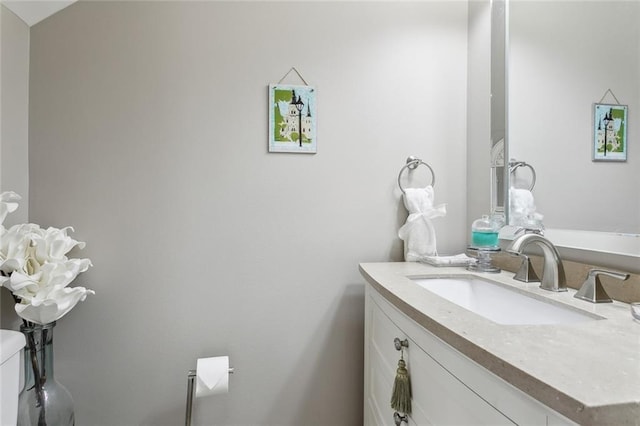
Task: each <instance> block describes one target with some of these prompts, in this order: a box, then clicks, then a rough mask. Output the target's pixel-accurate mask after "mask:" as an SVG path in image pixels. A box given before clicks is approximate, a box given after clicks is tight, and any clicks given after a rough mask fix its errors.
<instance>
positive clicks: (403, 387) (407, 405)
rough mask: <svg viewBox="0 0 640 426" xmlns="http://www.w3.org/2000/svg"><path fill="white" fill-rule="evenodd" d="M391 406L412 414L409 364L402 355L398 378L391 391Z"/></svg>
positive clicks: (397, 373) (397, 372)
mask: <svg viewBox="0 0 640 426" xmlns="http://www.w3.org/2000/svg"><path fill="white" fill-rule="evenodd" d="M391 408H393V409H394V410H396V411H400V412H402V413H406V414H411V380H410V379H409V372H408V371H407V364H406V363H405V362H404V359H403V358H402V357H400V361H398V369H397V370H396V379H395V381H394V382H393V392H391Z"/></svg>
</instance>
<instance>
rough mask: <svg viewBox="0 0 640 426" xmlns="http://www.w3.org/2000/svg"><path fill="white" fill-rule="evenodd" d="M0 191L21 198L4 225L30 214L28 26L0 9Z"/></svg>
mask: <svg viewBox="0 0 640 426" xmlns="http://www.w3.org/2000/svg"><path fill="white" fill-rule="evenodd" d="M0 20H1V22H0V76H1V78H0V95H1V96H0V99H1V100H2V101H1V105H0V129H1V131H0V192H4V191H15V192H17V193H18V194H20V195H21V196H22V197H23V201H22V203H21V205H20V208H19V209H18V210H17V211H16V212H14V213H13V214H11V215H10V216H9V217H8V218H7V219H6V221H5V223H4V225H5V226H10V225H13V224H14V223H23V222H26V221H27V219H28V214H29V209H28V207H29V158H28V156H29V149H28V138H29V27H28V26H27V24H25V23H24V22H22V20H20V18H18V17H17V16H16V15H14V14H13V13H12V12H11V11H10V10H9V9H7V8H6V7H4V6H0Z"/></svg>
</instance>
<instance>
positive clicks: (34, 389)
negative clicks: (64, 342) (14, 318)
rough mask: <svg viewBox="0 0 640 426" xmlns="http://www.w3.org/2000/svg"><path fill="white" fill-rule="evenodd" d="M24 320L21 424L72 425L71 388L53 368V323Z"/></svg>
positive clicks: (23, 425)
mask: <svg viewBox="0 0 640 426" xmlns="http://www.w3.org/2000/svg"><path fill="white" fill-rule="evenodd" d="M55 325H56V323H55V321H54V322H51V323H49V324H45V325H39V324H28V325H27V324H25V325H22V326H21V327H20V331H22V333H24V335H25V337H26V339H27V344H26V346H25V348H24V389H22V392H20V396H19V399H18V423H17V425H18V426H73V425H74V424H75V416H74V412H73V399H72V398H71V394H70V393H69V391H68V390H67V389H66V388H65V387H64V386H62V385H61V384H60V383H58V382H57V381H56V379H55V376H54V369H53V327H55Z"/></svg>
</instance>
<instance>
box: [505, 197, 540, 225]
mask: <svg viewBox="0 0 640 426" xmlns="http://www.w3.org/2000/svg"><path fill="white" fill-rule="evenodd" d="M543 218H544V216H543V215H541V214H540V213H538V212H536V204H535V201H534V199H533V194H532V193H531V191H529V190H528V189H520V188H511V189H509V225H512V226H522V227H525V228H531V229H542V228H543V226H542V219H543Z"/></svg>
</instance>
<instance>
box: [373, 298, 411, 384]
mask: <svg viewBox="0 0 640 426" xmlns="http://www.w3.org/2000/svg"><path fill="white" fill-rule="evenodd" d="M374 305H375V304H374ZM370 336H371V346H372V347H373V348H375V350H376V351H377V352H378V353H379V354H380V357H381V358H382V361H383V367H384V368H385V370H387V371H390V372H392V374H393V377H395V374H396V369H397V368H398V360H400V355H401V353H400V351H399V350H397V349H396V348H395V346H394V339H396V338H398V339H400V340H405V339H407V336H406V335H405V334H404V333H403V332H402V330H400V329H399V328H398V327H397V326H396V325H395V324H394V323H393V322H392V321H391V320H390V319H389V317H388V316H387V315H385V314H384V312H382V310H380V309H379V308H378V307H377V306H375V309H373V310H372V312H371V334H370ZM410 352H411V351H410V348H404V350H403V351H402V357H403V359H404V360H405V362H406V363H407V365H409V358H410V356H411V355H410ZM390 389H391V388H390ZM389 392H391V390H389ZM389 396H391V394H389Z"/></svg>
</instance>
